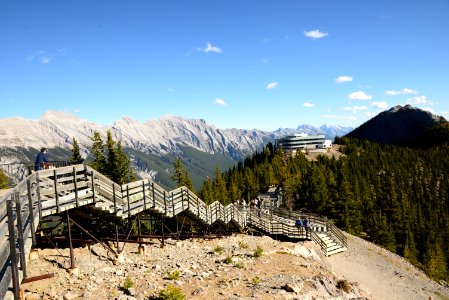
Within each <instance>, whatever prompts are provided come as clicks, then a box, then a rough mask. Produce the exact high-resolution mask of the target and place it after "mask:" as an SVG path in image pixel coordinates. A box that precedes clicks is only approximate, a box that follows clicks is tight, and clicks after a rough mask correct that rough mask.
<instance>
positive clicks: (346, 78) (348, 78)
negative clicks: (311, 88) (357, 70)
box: [335, 75, 352, 83]
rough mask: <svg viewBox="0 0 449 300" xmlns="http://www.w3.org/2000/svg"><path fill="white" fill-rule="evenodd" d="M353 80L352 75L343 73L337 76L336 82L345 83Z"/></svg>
mask: <svg viewBox="0 0 449 300" xmlns="http://www.w3.org/2000/svg"><path fill="white" fill-rule="evenodd" d="M351 81H352V76H346V75H342V76H338V77H337V78H335V82H336V83H344V82H351Z"/></svg>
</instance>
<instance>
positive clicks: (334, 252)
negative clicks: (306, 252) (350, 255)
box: [326, 247, 348, 256]
mask: <svg viewBox="0 0 449 300" xmlns="http://www.w3.org/2000/svg"><path fill="white" fill-rule="evenodd" d="M346 250H348V248H346V247H341V248H338V249H335V250H332V251H327V253H326V255H327V256H331V255H334V254H337V253H340V252H343V251H346Z"/></svg>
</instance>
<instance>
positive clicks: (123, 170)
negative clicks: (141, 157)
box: [116, 142, 137, 184]
mask: <svg viewBox="0 0 449 300" xmlns="http://www.w3.org/2000/svg"><path fill="white" fill-rule="evenodd" d="M116 155H117V160H116V161H117V163H116V165H117V175H116V176H117V183H118V184H124V183H129V182H133V181H135V180H137V177H136V175H135V174H134V172H133V170H132V167H131V160H130V159H129V157H128V155H126V153H125V150H124V149H123V146H122V143H121V142H118V143H117V148H116Z"/></svg>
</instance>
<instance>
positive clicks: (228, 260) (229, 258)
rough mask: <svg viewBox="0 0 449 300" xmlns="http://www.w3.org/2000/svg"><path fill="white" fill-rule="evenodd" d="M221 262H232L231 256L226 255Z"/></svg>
mask: <svg viewBox="0 0 449 300" xmlns="http://www.w3.org/2000/svg"><path fill="white" fill-rule="evenodd" d="M223 262H224V263H225V264H232V262H233V261H232V257H230V256H227V257H226V258H225V259H223Z"/></svg>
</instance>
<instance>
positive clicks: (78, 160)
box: [70, 138, 84, 165]
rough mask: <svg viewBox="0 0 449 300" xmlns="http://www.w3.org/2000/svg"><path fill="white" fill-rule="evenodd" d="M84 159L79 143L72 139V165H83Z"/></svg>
mask: <svg viewBox="0 0 449 300" xmlns="http://www.w3.org/2000/svg"><path fill="white" fill-rule="evenodd" d="M83 161H84V159H83V158H82V157H81V154H80V147H79V145H78V141H77V140H76V139H75V138H73V139H72V156H70V163H71V164H72V165H77V164H82V163H83Z"/></svg>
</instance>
